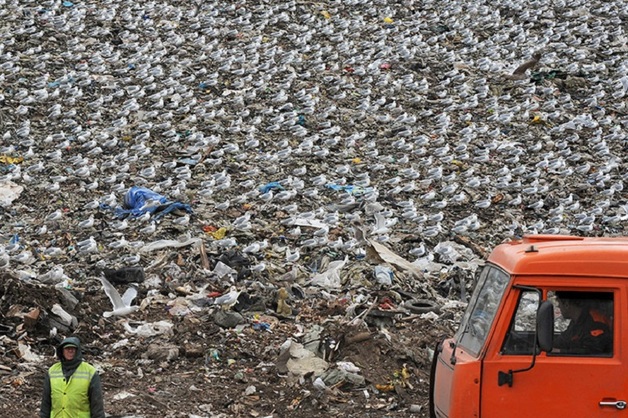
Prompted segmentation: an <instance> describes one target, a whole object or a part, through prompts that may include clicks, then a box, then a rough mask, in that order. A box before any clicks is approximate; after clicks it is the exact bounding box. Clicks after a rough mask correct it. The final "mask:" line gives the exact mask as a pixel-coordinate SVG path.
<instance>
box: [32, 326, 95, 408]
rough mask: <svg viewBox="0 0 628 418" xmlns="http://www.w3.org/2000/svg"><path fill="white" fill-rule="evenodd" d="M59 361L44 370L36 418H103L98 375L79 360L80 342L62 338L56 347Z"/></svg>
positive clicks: (81, 356)
mask: <svg viewBox="0 0 628 418" xmlns="http://www.w3.org/2000/svg"><path fill="white" fill-rule="evenodd" d="M57 357H58V358H59V360H61V361H59V362H57V363H55V364H54V365H53V366H52V367H51V368H50V369H49V370H48V373H46V377H45V379H44V393H43V396H42V399H41V411H40V412H39V417H40V418H105V409H104V407H103V399H102V387H101V384H100V376H99V375H98V372H97V371H96V369H95V368H94V366H92V365H91V364H89V363H87V362H85V361H83V354H82V352H81V342H80V341H79V339H78V338H76V337H69V338H66V339H65V340H63V341H62V342H61V344H59V346H58V347H57Z"/></svg>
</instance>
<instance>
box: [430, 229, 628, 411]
mask: <svg viewBox="0 0 628 418" xmlns="http://www.w3.org/2000/svg"><path fill="white" fill-rule="evenodd" d="M624 324H626V325H624ZM627 325H628V238H584V237H573V236H556V235H531V236H525V237H523V239H521V240H516V241H512V242H510V243H506V244H501V245H499V246H497V247H496V248H495V249H494V250H493V252H492V253H491V255H490V256H489V258H488V260H487V263H486V265H485V267H484V268H483V269H482V271H481V273H480V275H479V277H478V280H477V283H476V284H475V289H474V292H473V295H472V297H471V299H470V301H469V305H468V307H467V309H466V311H465V314H464V316H463V318H462V321H461V324H460V327H459V329H458V331H457V333H456V334H455V336H454V337H453V338H448V339H445V340H444V341H442V342H441V343H440V344H438V347H437V349H436V350H435V353H434V358H433V362H432V370H431V377H430V417H432V418H470V417H483V418H508V417H522V418H523V417H525V418H529V417H535V418H541V417H552V418H555V417H569V418H578V417H583V418H584V417H586V418H591V417H627V418H628V408H626V406H627V402H628V326H627Z"/></svg>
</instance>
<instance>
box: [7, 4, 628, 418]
mask: <svg viewBox="0 0 628 418" xmlns="http://www.w3.org/2000/svg"><path fill="white" fill-rule="evenodd" d="M627 20H628V3H626V2H624V1H619V0H612V1H600V0H594V1H580V0H574V1H571V2H566V1H562V0H557V1H551V2H550V1H546V0H535V1H532V2H515V1H512V0H493V1H490V2H489V1H482V0H478V1H455V0H454V1H433V0H424V1H418V0H402V1H392V0H328V1H320V2H312V1H300V0H299V1H297V0H294V1H279V0H277V1H274V0H273V1H270V0H234V1H226V2H211V1H206V2H202V1H196V0H192V1H188V2H175V1H168V0H152V1H127V0H118V1H111V0H85V1H81V0H77V1H75V0H72V1H68V0H63V1H62V0H50V1H37V2H35V1H32V0H0V135H1V139H0V141H1V142H0V221H1V223H0V268H1V269H2V273H1V276H0V277H1V278H0V354H1V356H2V361H1V362H0V398H1V399H2V402H0V415H1V416H16V417H17V416H33V415H34V414H35V413H36V411H37V410H38V406H39V399H40V395H41V385H42V381H43V376H44V373H45V372H46V370H47V368H48V367H50V366H51V365H52V364H53V362H54V361H55V358H54V347H55V345H56V344H58V343H59V342H60V341H61V339H62V338H64V337H66V336H70V335H76V336H78V337H80V338H81V341H82V344H83V345H84V349H83V352H84V355H85V358H86V360H88V361H89V362H90V363H91V364H93V365H94V366H95V367H97V369H98V370H99V372H100V374H101V377H102V381H103V387H104V392H105V408H106V410H107V412H108V414H110V415H111V416H116V417H137V418H139V417H190V418H193V417H232V416H252V417H287V416H290V417H315V416H325V417H330V416H332V417H333V416H342V417H357V416H373V417H382V416H386V417H405V416H417V417H425V416H427V398H428V385H429V382H428V380H429V364H430V361H431V360H430V359H431V354H432V350H433V348H434V346H435V344H436V343H437V342H438V341H439V340H440V339H441V338H442V337H443V336H445V335H451V334H452V333H453V332H454V330H455V326H456V322H457V321H458V320H459V318H460V316H461V314H462V311H463V310H464V307H465V306H466V302H467V301H468V298H469V295H470V293H471V292H472V291H473V283H474V277H475V275H476V274H477V272H478V271H479V269H480V268H481V266H482V265H483V263H484V261H485V259H486V256H487V254H488V253H489V252H490V250H491V248H492V247H493V246H495V245H496V244H499V243H501V242H504V241H507V240H510V239H514V238H516V237H520V236H522V235H523V234H537V233H538V234H572V235H587V236H603V235H609V236H610V235H621V234H623V233H624V232H625V228H626V225H627V223H626V221H627V220H628V202H627V201H626V191H625V190H624V181H627V180H628V171H627V170H626V165H625V163H624V161H623V159H624V155H625V153H626V150H627V144H628V136H627V131H628V105H627V103H628V99H627V98H628V45H627V33H626V25H625V22H626V21H627Z"/></svg>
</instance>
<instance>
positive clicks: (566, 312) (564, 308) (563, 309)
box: [558, 299, 575, 319]
mask: <svg viewBox="0 0 628 418" xmlns="http://www.w3.org/2000/svg"><path fill="white" fill-rule="evenodd" d="M558 307H559V308H560V313H561V314H562V315H563V318H565V319H573V318H574V314H575V312H574V310H573V309H572V308H573V303H572V302H571V301H570V300H569V299H558Z"/></svg>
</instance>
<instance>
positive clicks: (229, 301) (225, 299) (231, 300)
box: [214, 286, 240, 311]
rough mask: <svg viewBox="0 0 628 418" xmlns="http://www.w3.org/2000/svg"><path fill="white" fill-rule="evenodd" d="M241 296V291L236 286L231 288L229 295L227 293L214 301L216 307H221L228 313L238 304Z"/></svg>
mask: <svg viewBox="0 0 628 418" xmlns="http://www.w3.org/2000/svg"><path fill="white" fill-rule="evenodd" d="M239 296H240V290H238V289H237V288H236V287H235V286H231V289H230V290H229V292H228V293H225V294H224V295H222V296H218V297H217V298H216V299H214V305H220V307H221V309H222V310H223V311H228V310H229V309H231V308H232V307H233V306H234V305H235V304H236V303H238V297H239Z"/></svg>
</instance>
